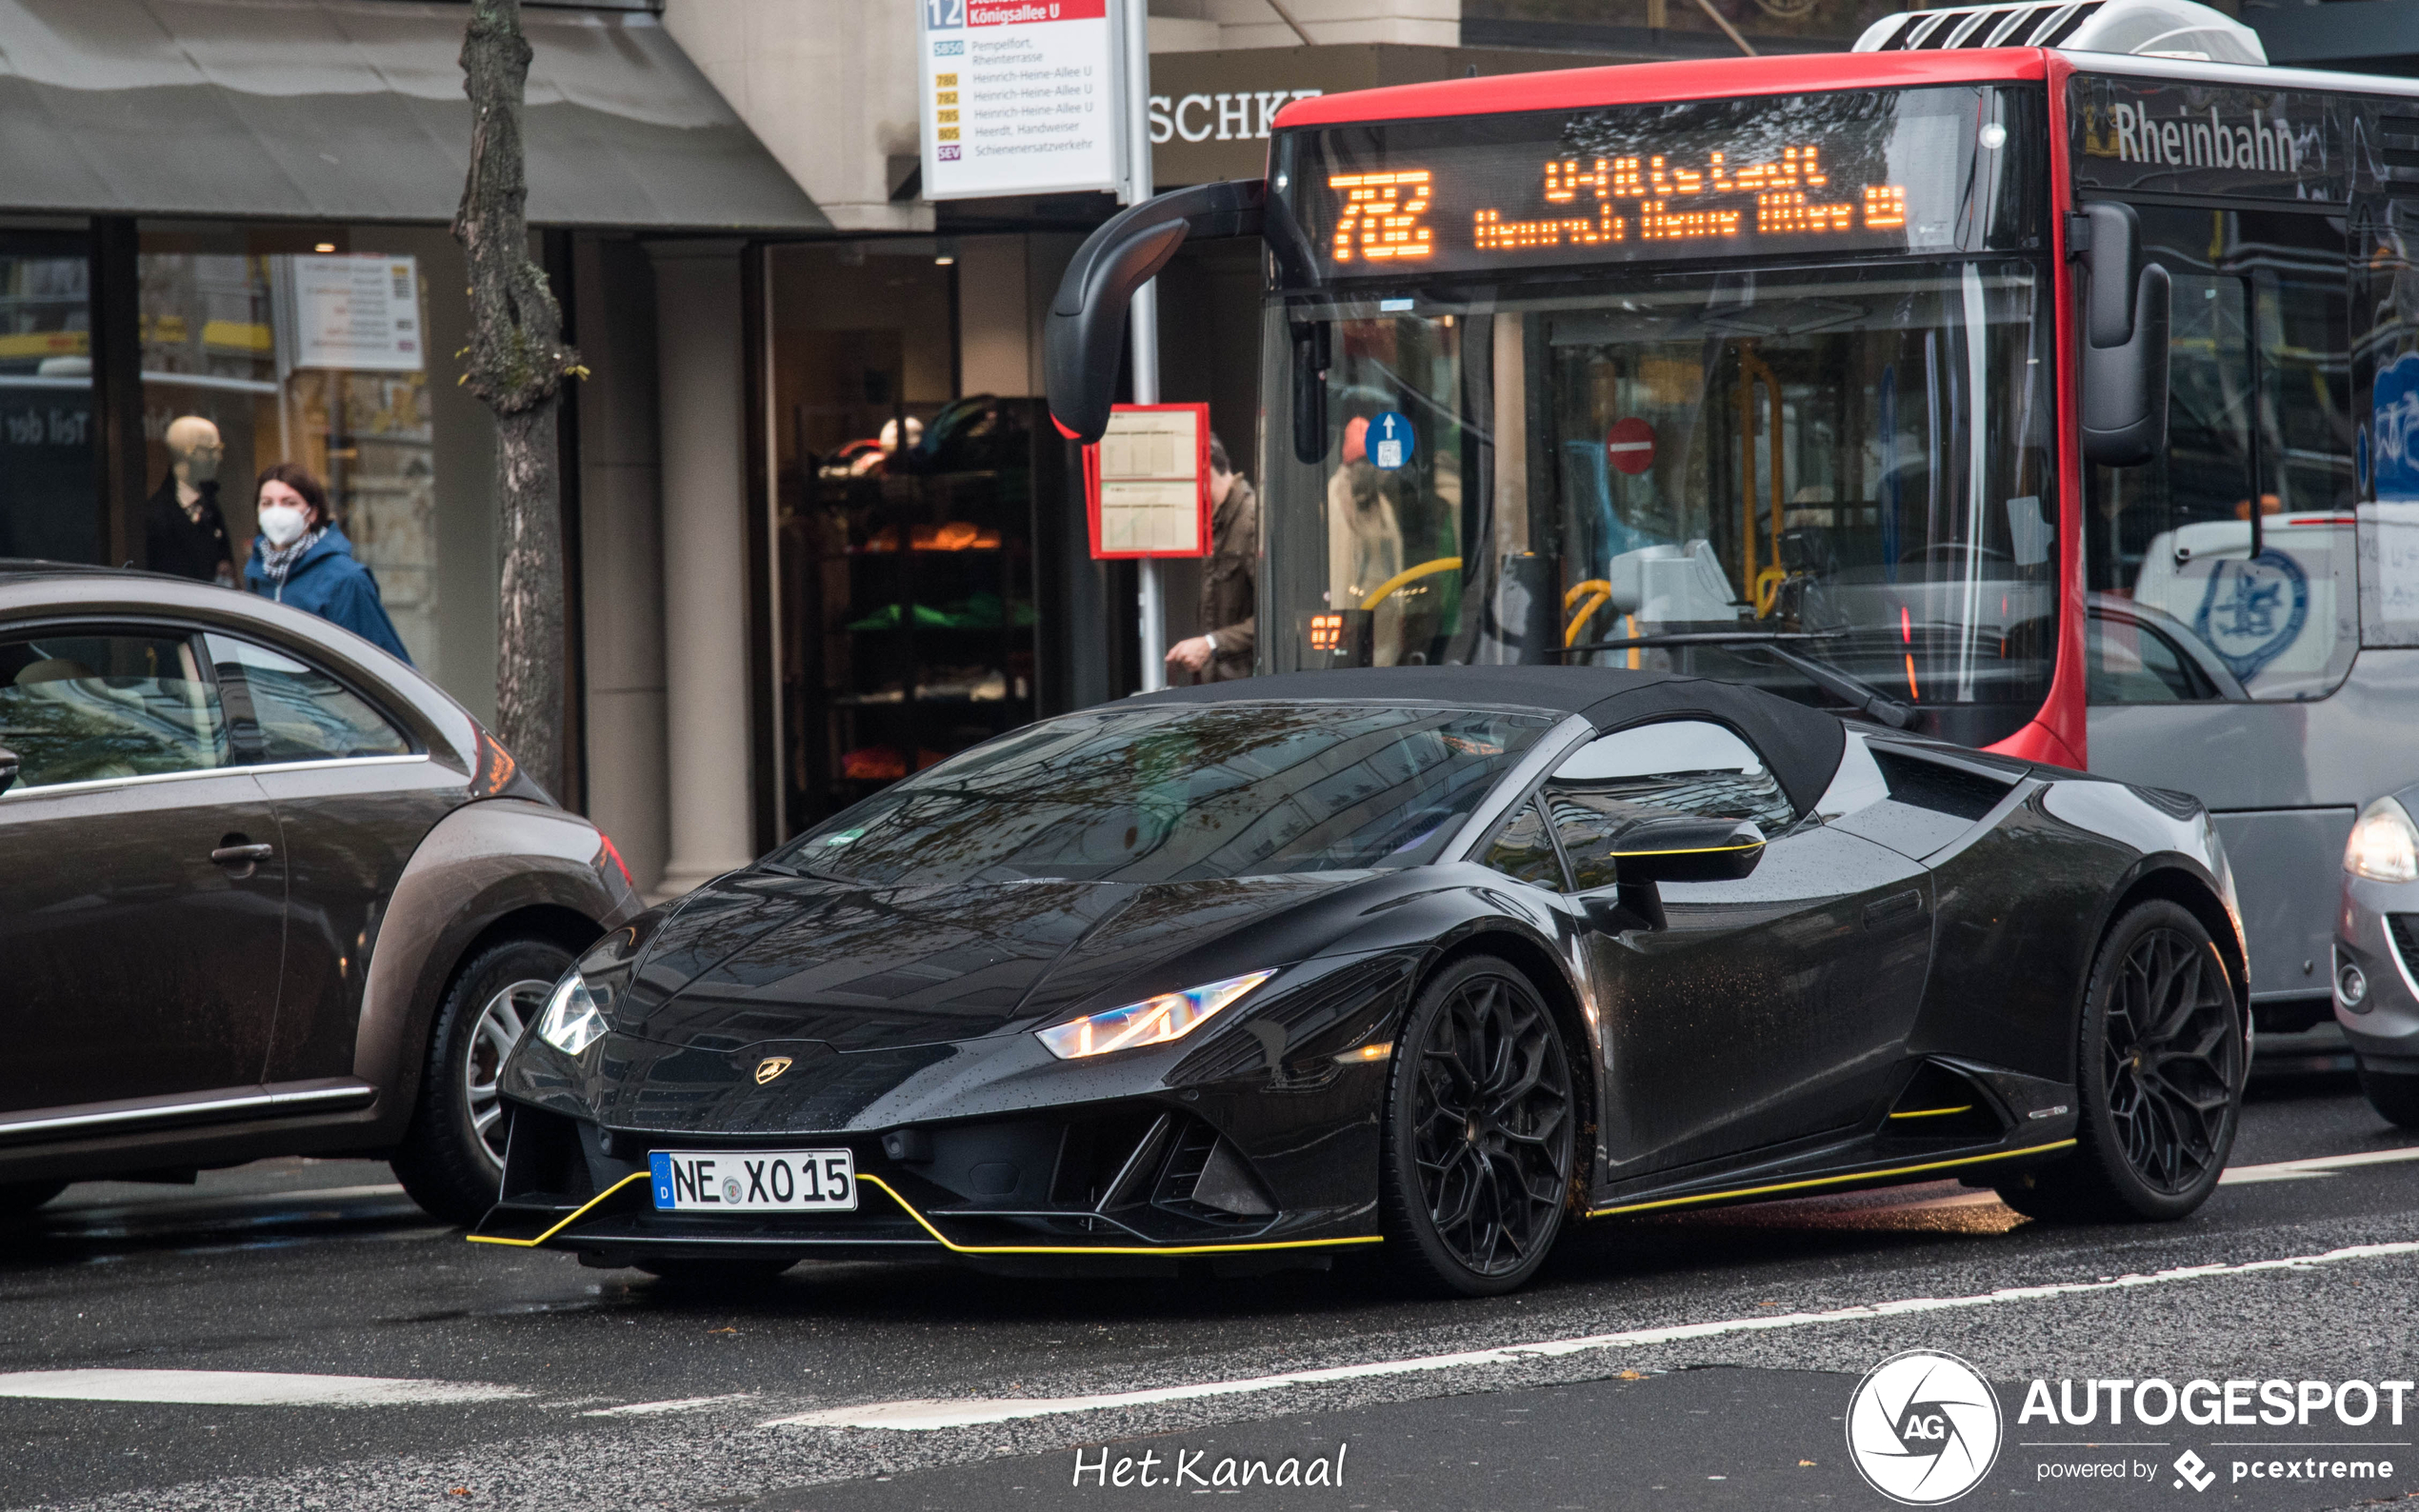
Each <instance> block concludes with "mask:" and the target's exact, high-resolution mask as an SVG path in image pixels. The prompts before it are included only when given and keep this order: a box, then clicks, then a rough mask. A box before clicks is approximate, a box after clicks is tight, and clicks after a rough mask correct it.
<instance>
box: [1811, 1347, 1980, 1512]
mask: <svg viewBox="0 0 2419 1512" xmlns="http://www.w3.org/2000/svg"><path fill="white" fill-rule="evenodd" d="M2003 1431H2004V1430H2003V1420H2002V1419H2001V1417H2000V1415H1999V1399H1998V1398H1997V1397H1996V1396H1994V1395H1992V1394H1991V1390H1990V1383H1989V1382H1987V1381H1985V1380H1983V1379H1982V1377H1981V1376H1980V1375H1979V1374H1977V1373H1976V1372H1975V1370H1974V1368H1973V1366H1971V1365H1969V1364H1968V1363H1965V1362H1964V1361H1962V1360H1960V1359H1958V1358H1957V1357H1956V1356H1955V1355H1949V1354H1942V1353H1940V1352H1939V1351H1938V1350H1933V1349H1909V1350H1908V1351H1906V1352H1905V1353H1903V1354H1895V1355H1892V1356H1890V1357H1889V1359H1888V1360H1885V1361H1883V1362H1882V1363H1880V1364H1878V1365H1875V1366H1874V1367H1873V1368H1872V1369H1871V1370H1869V1371H1867V1372H1866V1374H1865V1379H1864V1380H1862V1381H1860V1382H1858V1383H1856V1394H1855V1395H1854V1396H1852V1397H1850V1398H1849V1402H1848V1456H1849V1459H1850V1460H1852V1461H1854V1462H1855V1463H1856V1471H1857V1473H1858V1474H1859V1475H1862V1476H1863V1477H1864V1478H1865V1482H1866V1484H1868V1485H1869V1486H1871V1487H1872V1488H1873V1489H1874V1490H1876V1491H1879V1492H1880V1493H1881V1494H1882V1495H1884V1496H1886V1497H1888V1498H1889V1499H1890V1500H1891V1501H1893V1502H1901V1503H1904V1504H1905V1505H1908V1506H1939V1505H1940V1504H1942V1503H1943V1502H1954V1501H1956V1500H1957V1499H1958V1498H1959V1497H1961V1496H1964V1495H1965V1494H1966V1493H1967V1492H1969V1491H1970V1490H1972V1489H1973V1488H1974V1487H1975V1486H1977V1485H1979V1484H1981V1483H1982V1478H1983V1477H1984V1476H1986V1475H1989V1473H1990V1467H1991V1465H1992V1464H1993V1463H1994V1462H1996V1461H1997V1460H1998V1458H1999V1442H2000V1439H2001V1436H2002V1433H2003Z"/></svg>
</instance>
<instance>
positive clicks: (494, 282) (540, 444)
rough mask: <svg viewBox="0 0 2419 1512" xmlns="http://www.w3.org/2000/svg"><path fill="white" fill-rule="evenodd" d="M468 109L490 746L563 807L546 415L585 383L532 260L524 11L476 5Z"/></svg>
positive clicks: (554, 485)
mask: <svg viewBox="0 0 2419 1512" xmlns="http://www.w3.org/2000/svg"><path fill="white" fill-rule="evenodd" d="M462 74H463V86H462V87H463V92H464V93H466V94H468V95H469V96H470V114H471V128H470V176H469V178H468V179H467V180H466V181H465V182H464V184H463V186H462V208H461V209H459V210H458V211H456V212H455V214H454V217H453V236H454V240H456V241H458V242H460V243H461V244H462V250H463V252H464V254H465V255H466V257H467V258H468V260H469V263H470V347H469V348H468V349H467V355H468V357H469V358H470V361H469V364H468V366H467V368H465V370H464V372H463V375H462V384H463V387H465V388H469V389H470V392H471V393H473V394H476V395H477V396H478V397H479V398H481V399H482V400H485V401H486V402H487V405H488V408H490V409H492V410H494V411H495V499H496V507H497V509H498V510H499V518H498V533H499V534H500V536H501V537H502V542H501V544H502V547H503V556H504V564H503V568H504V569H503V581H502V587H501V589H500V591H499V596H498V601H497V608H496V630H497V644H496V666H495V709H496V724H497V725H498V726H500V728H499V729H498V731H497V734H498V735H499V736H500V737H501V738H502V740H503V742H504V744H505V746H507V747H508V748H509V749H510V751H511V752H512V754H513V756H514V757H515V758H516V759H517V760H518V761H519V762H520V765H521V769H522V770H523V771H526V772H528V773H529V774H530V776H532V777H534V778H536V779H537V781H538V782H539V783H540V784H541V785H543V786H545V787H546V788H547V790H548V791H550V792H553V793H558V794H559V793H561V792H563V791H564V790H565V788H564V786H563V784H564V778H565V775H566V774H565V772H564V769H563V756H564V741H563V719H564V697H563V666H564V663H565V660H566V658H565V656H564V649H565V647H564V645H563V520H562V481H561V479H560V478H558V477H557V476H556V475H555V463H556V449H555V413H554V406H555V403H556V398H557V395H558V393H559V391H560V389H561V388H562V383H563V379H564V378H565V377H566V376H569V375H575V374H578V375H584V374H585V372H586V370H587V369H585V368H581V367H580V365H579V360H580V358H579V353H578V352H576V351H574V350H572V349H571V348H570V347H567V346H565V345H564V344H563V312H562V309H561V308H560V307H559V306H557V305H556V304H555V302H554V295H553V292H552V290H550V288H548V287H547V282H546V269H543V268H540V267H539V266H538V265H537V264H536V263H535V262H533V261H532V260H531V259H530V228H529V218H528V215H527V213H526V209H527V206H528V203H529V181H528V178H527V176H526V173H525V171H524V167H523V161H522V153H521V105H522V100H523V98H524V95H525V91H526V89H527V86H528V83H529V77H530V44H529V40H528V39H527V38H526V37H524V36H523V35H522V34H521V4H520V0H476V4H475V5H474V6H473V8H472V10H471V13H470V27H469V29H468V30H467V31H466V33H465V35H464V36H463V39H462Z"/></svg>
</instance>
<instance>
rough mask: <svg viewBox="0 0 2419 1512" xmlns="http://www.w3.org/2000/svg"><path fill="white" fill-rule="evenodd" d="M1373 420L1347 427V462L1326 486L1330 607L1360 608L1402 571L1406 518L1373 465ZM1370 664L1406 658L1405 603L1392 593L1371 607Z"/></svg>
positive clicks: (1363, 419) (1360, 419) (1384, 477)
mask: <svg viewBox="0 0 2419 1512" xmlns="http://www.w3.org/2000/svg"><path fill="white" fill-rule="evenodd" d="M1393 492H1394V490H1393V487H1392V480H1390V479H1389V477H1388V476H1387V475H1386V474H1385V473H1383V472H1380V471H1379V470H1378V468H1377V467H1376V466H1375V465H1374V464H1373V463H1371V462H1370V461H1369V420H1368V417H1366V416H1363V415H1354V416H1353V417H1352V418H1351V419H1350V420H1348V421H1346V422H1345V424H1344V462H1343V465H1342V466H1340V467H1338V468H1336V469H1335V474H1334V476H1332V477H1330V478H1329V479H1328V481H1327V572H1328V595H1327V602H1328V607H1329V608H1334V609H1357V608H1359V607H1361V606H1362V605H1363V604H1365V603H1367V602H1368V601H1369V595H1371V594H1372V593H1375V592H1376V591H1377V590H1378V589H1380V588H1383V587H1387V586H1388V585H1389V584H1390V583H1391V582H1392V580H1393V579H1394V577H1395V576H1396V575H1397V574H1398V573H1400V572H1401V571H1402V570H1403V526H1402V516H1401V513H1400V511H1399V510H1397V508H1396V507H1395V503H1394V498H1393ZM1372 611H1373V612H1372V613H1371V616H1370V623H1369V664H1370V665H1371V666H1393V665H1394V664H1395V663H1396V662H1397V661H1399V660H1401V658H1402V649H1403V647H1402V642H1403V601H1402V598H1401V596H1400V595H1399V594H1394V593H1389V594H1388V595H1387V596H1386V597H1385V598H1384V599H1382V600H1380V601H1379V602H1378V603H1377V604H1375V605H1374V606H1372Z"/></svg>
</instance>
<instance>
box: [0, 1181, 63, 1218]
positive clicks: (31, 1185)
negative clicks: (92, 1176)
mask: <svg viewBox="0 0 2419 1512" xmlns="http://www.w3.org/2000/svg"><path fill="white" fill-rule="evenodd" d="M67 1189H68V1184H67V1183H65V1182H10V1183H8V1184H5V1185H0V1219H9V1218H22V1217H24V1216H25V1215H26V1214H28V1213H30V1212H32V1211H33V1210H34V1209H35V1208H37V1207H39V1206H41V1205H42V1204H44V1203H47V1202H49V1201H50V1199H51V1198H53V1197H56V1196H58V1195H59V1194H60V1193H61V1192H64V1191H66V1190H67Z"/></svg>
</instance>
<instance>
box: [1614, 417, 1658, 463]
mask: <svg viewBox="0 0 2419 1512" xmlns="http://www.w3.org/2000/svg"><path fill="white" fill-rule="evenodd" d="M1605 460H1606V461H1608V462H1609V463H1611V464H1612V468H1613V470H1614V471H1615V472H1626V473H1628V474H1629V475H1630V476H1631V477H1633V478H1634V477H1636V476H1637V475H1638V474H1639V473H1641V472H1644V471H1646V470H1647V469H1648V468H1651V467H1653V466H1654V427H1652V426H1650V425H1648V424H1647V423H1646V422H1645V421H1643V420H1641V419H1639V418H1638V417H1637V416H1635V415H1631V416H1630V417H1629V419H1627V420H1616V421H1614V422H1613V423H1612V429H1611V430H1610V431H1609V432H1608V433H1607V434H1606V436H1605Z"/></svg>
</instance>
